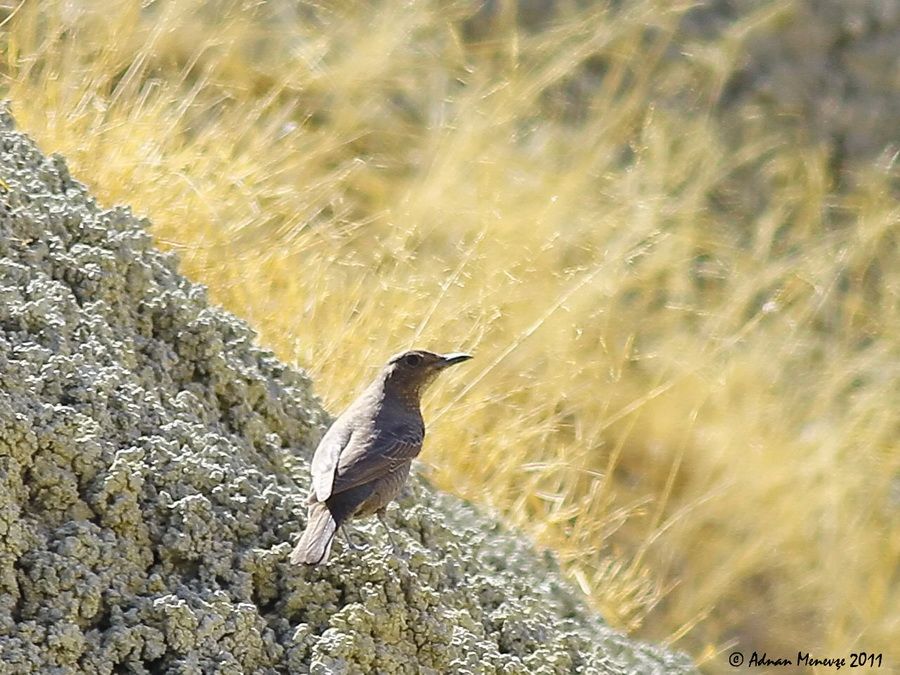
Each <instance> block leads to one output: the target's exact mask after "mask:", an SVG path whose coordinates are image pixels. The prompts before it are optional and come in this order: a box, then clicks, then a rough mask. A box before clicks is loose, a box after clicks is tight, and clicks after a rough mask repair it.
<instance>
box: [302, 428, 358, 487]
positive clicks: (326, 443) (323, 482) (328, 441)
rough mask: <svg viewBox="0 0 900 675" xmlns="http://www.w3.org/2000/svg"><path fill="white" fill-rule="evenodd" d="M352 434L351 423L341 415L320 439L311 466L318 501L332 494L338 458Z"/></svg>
mask: <svg viewBox="0 0 900 675" xmlns="http://www.w3.org/2000/svg"><path fill="white" fill-rule="evenodd" d="M351 436H352V427H351V425H350V424H347V423H346V420H345V418H341V417H339V418H338V419H337V420H336V421H335V422H334V424H332V425H331V427H330V428H329V429H328V431H326V432H325V435H324V436H322V440H321V441H319V446H318V447H317V448H316V452H315V454H313V459H312V466H311V467H310V472H311V474H312V491H313V494H314V495H315V497H316V501H319V502H324V501H325V500H326V499H328V498H329V497H330V496H331V493H332V491H333V487H334V473H335V470H336V469H337V465H338V459H339V458H340V456H341V451H342V450H343V449H344V448H345V447H347V444H348V443H349V442H350V437H351Z"/></svg>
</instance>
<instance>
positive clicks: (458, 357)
mask: <svg viewBox="0 0 900 675" xmlns="http://www.w3.org/2000/svg"><path fill="white" fill-rule="evenodd" d="M471 358H472V356H471V354H463V353H462V352H454V353H453V354H444V355H443V356H441V360H440V361H438V365H439V366H440V367H441V368H446V367H447V366H454V365H456V364H457V363H462V362H463V361H468V360H469V359H471Z"/></svg>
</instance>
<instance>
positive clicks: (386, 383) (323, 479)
mask: <svg viewBox="0 0 900 675" xmlns="http://www.w3.org/2000/svg"><path fill="white" fill-rule="evenodd" d="M470 358H472V357H471V356H469V355H468V354H462V353H456V354H445V355H441V354H435V353H433V352H428V351H425V350H423V349H413V350H411V351H408V352H403V353H401V354H398V355H396V356H394V357H393V358H392V359H391V360H390V361H388V363H387V365H386V366H385V367H384V368H383V369H382V371H381V373H380V374H379V375H378V377H376V378H375V380H374V381H373V382H372V383H371V384H370V385H369V386H368V387H366V389H365V391H363V393H362V394H360V396H359V398H357V399H356V400H355V401H354V402H353V403H351V404H350V407H348V408H347V409H346V410H345V411H344V412H343V413H341V415H340V416H339V417H338V418H337V419H336V420H335V421H334V423H333V424H332V425H331V427H330V428H329V429H328V431H327V432H325V435H324V436H323V437H322V440H321V441H320V442H319V446H318V447H317V448H316V452H315V454H314V455H313V460H312V470H311V473H312V487H311V489H310V494H309V500H308V503H309V510H308V519H307V523H306V530H305V531H304V532H303V536H301V537H300V541H299V542H298V543H297V546H296V547H295V548H294V551H293V553H291V562H292V563H306V564H307V565H319V564H321V563H324V562H326V561H327V560H328V555H329V553H330V552H331V543H332V541H333V540H334V536H335V533H336V532H337V529H338V528H339V527H341V525H343V524H344V522H345V521H346V520H347V519H349V518H353V517H359V516H368V515H372V514H373V513H374V514H377V516H378V518H379V520H381V522H382V524H383V525H384V526H385V528H387V523H385V521H384V513H385V509H386V507H387V505H388V504H389V503H390V501H391V500H392V499H394V497H396V496H397V495H398V494H399V493H400V490H401V489H402V488H403V485H404V484H405V483H406V478H407V476H409V467H410V465H411V464H412V460H413V458H415V457H416V456H417V455H418V454H419V452H420V451H421V450H422V441H423V440H424V439H425V423H424V422H423V420H422V411H421V410H420V409H419V397H420V395H421V394H422V392H423V391H424V389H425V388H426V387H427V386H428V385H429V384H430V383H431V382H432V381H433V380H434V378H435V377H436V376H437V375H438V373H440V372H441V371H442V370H444V368H447V367H448V366H452V365H454V364H457V363H462V362H463V361H468V360H469V359H470ZM388 536H389V537H390V530H388Z"/></svg>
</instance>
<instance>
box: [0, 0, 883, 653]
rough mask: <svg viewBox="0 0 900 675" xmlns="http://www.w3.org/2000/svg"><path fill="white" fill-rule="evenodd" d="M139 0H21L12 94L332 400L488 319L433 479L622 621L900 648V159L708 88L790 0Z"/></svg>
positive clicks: (440, 428) (101, 186)
mask: <svg viewBox="0 0 900 675" xmlns="http://www.w3.org/2000/svg"><path fill="white" fill-rule="evenodd" d="M143 4H144V5H146V7H144V8H143V9H141V7H140V5H139V3H137V2H128V1H125V0H107V1H106V2H100V1H99V0H97V1H96V2H91V1H87V0H68V1H65V2H64V1H59V2H55V1H50V0H42V1H41V2H39V3H38V2H30V1H26V2H24V3H21V4H20V3H18V2H16V3H10V2H9V0H7V4H6V6H7V8H8V9H7V10H6V11H5V12H0V17H2V16H6V17H7V20H6V21H5V23H4V25H3V27H2V28H0V32H2V35H0V49H2V55H0V56H2V66H0V68H2V71H0V72H2V74H3V80H2V85H0V86H2V91H0V93H2V95H3V96H6V97H8V98H10V99H11V100H12V107H13V112H14V114H15V115H16V117H17V119H18V122H19V125H20V127H21V128H22V129H24V130H25V131H27V132H29V133H31V134H33V135H34V136H35V137H36V138H37V139H38V141H39V142H40V144H41V146H42V147H43V148H44V149H45V150H47V151H56V152H60V153H62V154H63V155H64V156H65V157H66V158H67V159H68V161H69V163H70V165H71V167H72V171H73V173H74V174H75V175H76V176H77V177H78V178H79V179H81V180H83V181H84V182H86V183H87V184H89V185H90V187H91V189H92V190H93V191H94V192H95V193H96V194H98V195H99V196H100V197H101V199H102V201H103V202H104V203H107V204H113V203H125V204H130V205H132V206H133V208H134V210H135V211H136V212H138V213H140V214H142V215H146V216H148V217H149V218H150V219H151V220H152V222H153V232H154V234H155V236H156V237H157V240H158V241H159V242H160V244H161V245H162V246H163V247H165V248H169V249H174V250H176V251H177V252H178V253H179V255H180V257H181V261H182V269H183V270H184V272H185V273H186V274H187V275H189V276H190V277H191V278H193V279H195V280H198V281H200V282H202V283H204V284H206V285H208V286H209V288H210V293H211V295H212V297H213V298H214V300H215V301H217V302H219V303H221V304H222V305H224V306H225V307H227V308H228V309H229V310H231V311H233V312H235V313H236V314H237V315H239V316H242V317H244V318H246V319H247V320H248V321H249V322H250V323H251V324H252V325H254V326H255V327H256V328H257V329H258V331H259V333H260V340H261V342H262V343H263V344H265V345H267V346H269V347H271V348H272V349H274V350H275V351H276V352H277V353H278V354H279V355H280V356H281V357H282V358H284V359H286V360H288V361H292V362H296V363H298V364H299V365H301V366H303V367H305V368H307V369H308V370H309V371H310V372H311V373H312V375H313V377H314V378H315V382H316V389H317V391H318V393H319V394H320V395H321V396H322V398H323V399H324V402H325V403H326V405H327V407H328V408H329V409H330V410H332V411H335V412H336V411H338V410H339V409H340V407H341V406H342V405H343V404H345V403H346V402H347V401H348V400H350V399H351V398H352V397H353V395H354V393H355V391H356V389H357V388H358V386H359V385H360V384H361V383H362V382H363V381H364V380H365V379H366V378H368V377H369V376H370V375H371V374H372V373H373V372H374V370H375V368H377V367H378V365H379V364H380V363H381V362H382V361H383V360H384V359H385V358H386V357H387V356H388V355H390V354H391V353H393V352H395V351H397V350H400V349H402V348H404V347H407V346H409V345H414V344H415V345H421V346H424V347H429V348H433V349H437V350H442V349H466V350H470V351H472V352H473V353H474V354H476V357H477V360H475V361H472V362H471V363H470V364H467V365H466V366H465V367H461V368H460V369H459V370H458V371H457V372H456V373H454V374H453V375H452V376H448V378H447V381H445V382H443V383H442V384H441V385H440V386H437V387H436V388H435V390H434V391H433V392H432V395H431V396H430V397H429V399H428V401H427V412H426V416H427V417H428V418H430V420H431V425H430V432H429V440H428V443H427V445H426V449H425V452H424V453H423V457H422V459H423V461H424V462H425V463H426V464H427V465H428V467H429V473H430V475H431V477H432V479H433V480H434V481H435V482H436V483H437V484H438V485H439V486H441V487H443V488H446V489H448V490H450V491H452V492H455V493H457V494H459V495H462V496H465V497H468V498H471V499H472V500H473V501H475V502H478V503H480V504H482V505H484V506H485V507H487V508H490V509H494V510H496V511H497V512H498V513H499V514H501V515H502V517H503V518H505V519H507V520H508V521H510V522H513V523H515V524H517V525H520V526H522V527H524V528H525V529H526V531H528V532H529V533H530V534H531V535H532V536H533V537H534V538H535V539H536V541H538V542H539V543H540V544H541V545H544V546H547V547H549V548H552V549H554V550H555V551H556V552H558V555H559V556H560V559H561V560H562V562H563V566H564V569H565V571H566V573H567V574H568V575H569V576H570V578H571V579H572V580H573V581H574V582H575V583H576V584H578V585H580V586H581V587H582V588H583V589H584V590H585V592H587V593H588V594H589V595H590V596H591V598H592V600H593V601H594V602H595V603H596V605H597V606H598V608H600V609H601V611H602V612H603V613H604V615H605V616H606V617H607V618H608V619H609V620H610V621H611V622H612V623H614V624H616V625H619V626H622V627H624V628H627V629H629V630H631V631H635V632H636V633H637V634H639V635H642V636H645V637H649V638H652V639H656V640H662V641H667V642H670V643H671V644H673V645H674V646H675V647H677V648H680V649H685V650H688V651H689V652H691V653H692V654H693V655H694V657H695V658H696V659H697V660H698V662H701V663H704V664H706V665H707V667H709V668H710V669H712V670H718V669H721V668H723V667H724V656H723V654H722V653H723V652H724V654H725V655H727V653H728V652H729V651H731V649H732V648H734V649H740V650H743V651H745V652H747V653H748V654H749V652H750V651H752V650H754V649H756V650H759V651H760V652H762V651H766V652H768V654H769V656H770V657H774V656H776V655H783V656H790V657H793V656H794V654H795V652H796V651H797V650H800V649H802V650H807V651H812V652H814V653H816V654H818V655H821V656H835V655H845V654H846V653H847V652H849V651H858V650H866V651H869V652H879V651H882V652H884V653H885V663H886V664H887V663H891V664H893V665H896V664H897V663H900V652H898V650H897V647H896V646H895V645H896V636H897V635H900V579H898V575H900V571H898V560H900V525H898V516H897V514H898V511H900V452H898V450H900V447H898V446H900V442H898V439H900V422H898V419H900V413H898V411H900V384H898V382H900V349H898V335H900V320H898V319H900V302H898V293H900V256H898V255H897V247H898V228H897V226H898V221H900V207H898V206H897V203H898V202H897V201H896V196H897V190H896V186H897V178H898V171H897V168H896V167H895V166H893V165H884V164H880V165H879V164H876V163H874V162H873V163H871V165H862V166H860V167H859V168H858V169H857V170H856V172H855V173H854V175H852V176H851V177H850V179H849V180H848V181H847V185H846V186H844V187H843V188H842V189H837V188H836V187H835V186H834V185H833V177H832V176H831V175H830V173H829V165H828V161H829V158H828V154H827V151H826V149H824V148H822V147H817V146H816V145H815V144H813V143H812V142H811V141H809V140H808V139H806V138H804V137H803V135H802V133H795V132H790V131H787V130H784V129H782V128H780V127H779V124H780V123H779V122H778V121H777V118H776V116H775V115H768V116H766V115H762V116H757V117H756V118H753V117H752V116H750V115H749V114H748V115H747V116H745V117H742V116H741V115H739V114H734V115H731V116H729V117H725V118H723V117H722V116H720V115H718V114H716V101H717V95H718V92H719V90H720V89H721V87H722V84H723V82H724V81H725V79H726V77H727V75H728V73H729V72H730V69H731V67H732V64H733V62H734V60H735V58H736V54H738V53H739V51H740V44H741V40H742V39H743V37H744V36H746V35H747V34H749V33H752V32H753V31H765V30H766V26H767V22H769V21H774V20H777V18H778V17H777V11H776V12H772V11H768V10H766V9H765V8H763V9H762V10H760V12H759V13H757V14H755V15H753V16H749V17H747V18H746V19H743V20H742V21H741V22H739V23H737V24H736V25H735V26H733V27H732V28H731V29H730V30H728V31H727V32H726V34H725V36H724V37H723V38H722V39H721V40H720V41H719V42H714V43H711V44H707V45H703V46H699V45H698V46H697V48H696V49H695V50H693V51H692V52H691V53H690V54H689V55H682V56H678V50H673V49H672V48H671V47H672V44H673V40H674V39H676V38H677V37H678V34H677V26H678V19H679V16H680V13H681V12H682V11H684V9H685V8H686V5H685V7H678V6H676V5H675V4H674V3H670V2H645V1H642V0H632V1H631V2H627V3H624V8H623V9H620V10H616V11H610V10H607V9H605V8H604V7H603V6H600V5H598V6H597V7H595V8H589V9H586V10H582V11H580V12H577V11H575V10H569V11H568V12H567V13H564V15H563V16H562V17H561V18H560V20H559V21H557V22H556V23H555V24H553V25H552V26H550V27H548V28H547V29H546V30H543V31H538V32H536V33H529V32H525V31H521V30H518V29H517V28H516V27H515V25H514V23H513V22H512V21H511V19H510V13H509V12H506V13H505V14H504V13H501V15H500V16H499V17H498V19H497V20H496V22H495V23H494V24H493V25H492V26H490V29H489V30H487V31H486V32H482V33H481V34H478V35H475V34H473V33H472V32H467V31H466V30H463V28H462V21H463V20H464V18H465V16H466V13H467V10H466V7H467V4H466V3H460V4H452V3H447V2H412V3H391V2H385V3H376V4H370V3H352V2H334V3H322V4H321V5H311V4H304V5H297V4H296V3H293V2H288V1H287V0H273V1H272V2H270V3H269V4H265V3H255V2H239V1H237V0H219V1H213V0H179V1H178V2H175V1H173V0H157V1H155V2H144V3H143ZM11 12H12V13H11ZM0 20H2V18H0ZM598 64H602V68H600V66H598Z"/></svg>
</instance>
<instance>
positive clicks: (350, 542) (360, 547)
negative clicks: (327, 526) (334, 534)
mask: <svg viewBox="0 0 900 675" xmlns="http://www.w3.org/2000/svg"><path fill="white" fill-rule="evenodd" d="M341 532H342V533H343V535H344V541H346V542H347V546H349V547H350V550H351V551H365V550H366V549H367V548H369V546H368V544H362V545H360V544H354V543H353V540H352V539H351V538H350V534H349V533H348V532H347V528H345V527H341Z"/></svg>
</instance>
